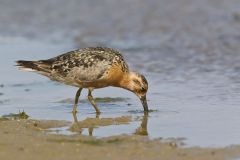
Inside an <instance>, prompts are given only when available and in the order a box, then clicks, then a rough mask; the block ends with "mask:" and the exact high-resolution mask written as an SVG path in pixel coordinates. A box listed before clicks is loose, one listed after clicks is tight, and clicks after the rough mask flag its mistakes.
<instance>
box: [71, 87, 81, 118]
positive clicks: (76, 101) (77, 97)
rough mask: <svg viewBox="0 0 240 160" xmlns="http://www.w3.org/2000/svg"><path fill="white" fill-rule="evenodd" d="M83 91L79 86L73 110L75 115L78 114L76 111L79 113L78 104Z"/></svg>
mask: <svg viewBox="0 0 240 160" xmlns="http://www.w3.org/2000/svg"><path fill="white" fill-rule="evenodd" d="M81 91H82V88H79V89H78V91H77V93H76V96H75V103H74V106H73V111H72V113H73V115H76V113H77V104H78V99H79V97H80V94H81Z"/></svg>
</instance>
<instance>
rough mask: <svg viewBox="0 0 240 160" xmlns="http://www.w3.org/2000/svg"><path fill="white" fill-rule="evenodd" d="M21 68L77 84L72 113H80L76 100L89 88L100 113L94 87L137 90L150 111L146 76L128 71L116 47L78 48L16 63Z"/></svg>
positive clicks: (145, 106) (137, 93)
mask: <svg viewBox="0 0 240 160" xmlns="http://www.w3.org/2000/svg"><path fill="white" fill-rule="evenodd" d="M16 63H17V66H19V69H20V70H25V71H33V72H36V73H39V74H42V75H44V76H47V77H48V78H50V79H51V80H54V81H58V82H61V83H65V84H67V85H71V86H75V87H78V88H79V89H78V91H77V93H76V96H75V103H74V107H73V111H72V112H73V113H74V114H76V113H77V103H78V99H79V96H80V94H81V91H82V89H83V88H87V89H88V100H89V101H90V103H91V104H92V106H93V107H94V108H95V110H96V113H100V110H99V109H98V107H97V105H96V103H95V102H94V99H93V97H92V91H93V89H97V88H103V87H108V86H113V87H120V88H124V89H127V90H129V91H131V92H133V93H135V94H136V95H137V96H138V97H139V98H140V100H141V102H142V105H143V108H144V111H145V112H148V105H147V99H146V93H147V90H148V83H147V80H146V78H145V77H144V76H143V75H141V74H139V73H136V72H132V71H130V70H129V68H128V65H127V64H126V62H125V61H124V59H123V56H122V55H121V54H120V53H119V52H118V51H116V50H114V49H111V48H103V47H89V48H83V49H78V50H74V51H70V52H67V53H65V54H62V55H59V56H57V57H54V58H50V59H46V60H39V61H25V60H19V61H17V62H16Z"/></svg>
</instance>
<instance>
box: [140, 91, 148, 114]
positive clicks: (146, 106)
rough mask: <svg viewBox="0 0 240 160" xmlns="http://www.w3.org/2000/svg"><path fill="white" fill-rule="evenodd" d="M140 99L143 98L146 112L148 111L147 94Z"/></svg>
mask: <svg viewBox="0 0 240 160" xmlns="http://www.w3.org/2000/svg"><path fill="white" fill-rule="evenodd" d="M140 100H141V102H142V105H143V109H144V112H148V104H147V98H146V95H144V96H142V97H140Z"/></svg>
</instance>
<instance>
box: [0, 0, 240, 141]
mask: <svg viewBox="0 0 240 160" xmlns="http://www.w3.org/2000/svg"><path fill="white" fill-rule="evenodd" d="M239 44H240V1H239V0H131V1H129V0H121V1H117V0H101V1H99V0H69V1H66V0H41V1H38V0H21V1H19V0H7V1H6V0H0V111H1V114H6V113H11V112H16V111H18V110H22V109H24V110H26V111H27V113H29V114H30V115H31V116H32V117H33V118H43V119H67V120H69V119H71V118H70V115H69V113H70V111H71V107H72V104H71V102H72V101H71V100H72V99H71V98H73V97H74V94H75V91H76V88H71V87H66V86H59V84H56V83H53V82H50V81H49V80H48V79H46V78H44V77H42V76H39V75H36V74H31V73H26V72H19V71H17V69H16V67H14V61H15V60H18V59H27V60H34V59H46V58H50V57H53V56H56V55H59V54H61V53H64V52H67V51H69V50H73V49H77V48H82V47H88V46H107V47H113V48H115V49H117V50H119V51H121V52H122V53H123V55H124V57H125V59H126V61H127V62H128V63H129V65H130V67H131V68H132V69H133V70H137V71H139V72H141V73H143V74H144V75H146V77H147V79H148V81H149V84H150V89H149V94H148V97H149V104H150V108H151V109H153V110H155V111H156V112H153V113H152V115H151V117H150V118H149V124H148V130H149V135H150V136H151V137H185V138H187V139H188V140H189V141H188V143H190V144H193V145H207V146H211V145H225V144H233V143H240V136H239V134H238V133H239V131H240V127H239V125H238V124H237V122H238V121H239V120H240V119H239V114H240V111H239V104H240V99H239V96H240V63H239V62H240V52H239V51H240V45H239ZM116 91H118V90H116V89H113V88H110V89H103V91H100V90H99V91H96V92H95V94H96V96H97V97H111V96H113V97H130V100H129V99H126V102H125V101H124V102H121V103H120V102H119V104H118V102H117V104H116V103H113V104H101V105H103V106H102V109H101V110H102V111H103V112H105V114H106V115H108V116H115V115H116V112H117V113H118V114H120V115H126V114H133V115H136V116H139V114H140V115H141V113H139V111H140V110H142V108H141V105H140V103H139V102H138V100H137V99H136V97H135V96H134V95H132V94H130V93H128V92H126V91H123V90H121V91H120V92H116ZM29 95H31V96H29ZM123 95H124V96H123ZM66 99H70V102H69V101H65V100H66ZM60 102H61V103H60ZM63 102H64V103H63ZM126 104H128V105H126ZM82 105H83V108H80V107H79V108H80V109H79V110H81V111H82V109H83V110H84V111H82V116H83V117H84V116H89V115H90V116H91V115H92V114H93V110H92V108H91V107H89V104H88V103H84V104H82ZM39 113H41V114H39ZM59 115H61V116H59ZM132 125H137V124H132ZM129 128H131V127H129V126H127V127H126V128H125V129H122V130H123V133H126V132H130V133H131V132H132V130H131V129H129ZM110 129H111V128H110ZM126 130H127V131H126ZM101 133H102V135H104V134H105V133H106V132H101ZM109 133H110V132H109ZM222 137H225V139H224V140H222Z"/></svg>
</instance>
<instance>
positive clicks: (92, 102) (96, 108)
mask: <svg viewBox="0 0 240 160" xmlns="http://www.w3.org/2000/svg"><path fill="white" fill-rule="evenodd" d="M92 91H93V89H91V88H89V89H88V100H89V102H90V103H91V104H92V106H93V107H94V108H95V110H96V114H98V115H99V114H100V113H101V112H100V110H99V109H98V107H97V105H96V103H95V102H94V99H93V97H92Z"/></svg>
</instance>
